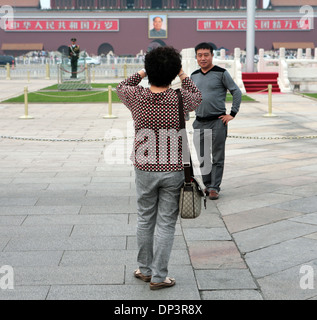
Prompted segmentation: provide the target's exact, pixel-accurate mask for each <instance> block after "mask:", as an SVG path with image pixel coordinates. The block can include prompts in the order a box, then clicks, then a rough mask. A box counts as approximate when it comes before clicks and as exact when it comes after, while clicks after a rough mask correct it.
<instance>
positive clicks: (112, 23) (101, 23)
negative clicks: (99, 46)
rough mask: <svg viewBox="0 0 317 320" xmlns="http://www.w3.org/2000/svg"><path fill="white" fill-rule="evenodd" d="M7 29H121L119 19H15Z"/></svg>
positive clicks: (77, 30)
mask: <svg viewBox="0 0 317 320" xmlns="http://www.w3.org/2000/svg"><path fill="white" fill-rule="evenodd" d="M6 31H19V32H21V31H29V32H30V31H59V32H60V31H76V32H81V31H103V32H105V31H119V20H118V19H111V20H109V19H107V20H93V21H90V20H78V21H77V20H14V21H12V22H10V23H9V24H8V25H7V27H6Z"/></svg>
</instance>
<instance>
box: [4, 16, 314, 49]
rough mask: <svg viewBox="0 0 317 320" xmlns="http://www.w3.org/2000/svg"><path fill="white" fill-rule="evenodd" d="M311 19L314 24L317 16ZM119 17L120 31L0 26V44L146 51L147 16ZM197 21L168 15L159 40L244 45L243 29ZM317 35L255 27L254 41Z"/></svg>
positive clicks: (262, 43) (264, 44)
mask: <svg viewBox="0 0 317 320" xmlns="http://www.w3.org/2000/svg"><path fill="white" fill-rule="evenodd" d="M55 18H56V17H55ZM314 20H315V21H314V25H315V26H317V18H315V19H314ZM119 21H120V31H119V32H77V33H76V32H75V33H73V32H5V31H4V30H2V29H0V47H1V44H2V43H44V49H45V50H47V51H54V50H57V49H58V48H59V47H60V46H62V45H69V44H70V39H71V38H72V37H76V38H77V42H78V44H79V45H80V46H81V49H82V50H86V51H87V52H88V53H90V54H97V52H98V48H99V46H100V45H101V44H103V43H109V44H111V45H112V47H113V48H114V51H115V54H117V55H125V54H132V55H135V54H137V53H138V52H140V50H143V51H146V50H147V48H148V46H149V44H150V43H151V42H152V41H153V40H154V39H149V38H148V19H147V18H120V19H119ZM196 21H197V18H169V19H168V38H167V39H162V40H163V41H164V42H165V43H166V44H167V45H172V46H174V47H175V48H177V49H179V50H181V49H183V48H190V47H194V46H195V45H196V44H198V43H199V42H202V41H207V42H213V43H214V44H216V46H217V47H218V48H219V47H222V46H223V47H225V48H228V49H229V53H233V50H234V48H236V47H239V48H241V49H242V50H243V49H245V47H246V32H243V31H216V32H215V31H203V32H202V31H200V32H198V31H196ZM316 39H317V30H316V28H315V29H313V30H310V31H257V32H256V39H255V45H256V47H257V48H258V49H260V48H263V49H265V50H270V49H271V48H272V43H273V42H314V41H316ZM315 45H316V46H317V43H315Z"/></svg>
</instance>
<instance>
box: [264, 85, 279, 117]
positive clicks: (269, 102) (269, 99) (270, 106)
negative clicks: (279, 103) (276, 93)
mask: <svg viewBox="0 0 317 320" xmlns="http://www.w3.org/2000/svg"><path fill="white" fill-rule="evenodd" d="M267 88H268V95H267V97H268V109H269V110H268V111H269V112H268V113H266V114H264V115H263V117H277V115H275V114H273V113H272V109H273V107H272V85H271V84H269V85H268V86H267Z"/></svg>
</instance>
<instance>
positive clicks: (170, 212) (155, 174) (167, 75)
mask: <svg viewBox="0 0 317 320" xmlns="http://www.w3.org/2000/svg"><path fill="white" fill-rule="evenodd" d="M177 75H178V76H179V78H180V80H181V84H182V88H181V95H182V99H183V104H184V115H185V114H186V113H187V112H190V111H193V110H195V109H196V108H197V107H198V106H199V104H200V102H201V99H202V97H201V93H200V91H199V90H198V89H197V87H196V86H195V84H194V83H193V82H192V81H191V80H190V78H189V77H188V76H187V75H186V74H185V73H184V72H183V70H182V64H181V55H180V54H179V52H178V51H176V50H175V49H174V48H172V47H160V48H156V49H153V50H152V51H150V52H149V53H147V55H146V56H145V69H142V70H140V71H139V72H137V73H135V74H133V75H132V76H131V77H129V78H128V79H126V80H124V81H122V82H121V83H120V84H119V85H118V87H117V93H118V96H119V98H120V100H121V101H122V102H123V103H124V104H125V105H126V106H127V107H128V109H129V110H130V111H131V113H132V118H133V120H134V128H135V139H134V150H133V153H132V156H131V160H132V162H133V164H134V166H135V183H136V191H137V206H138V225H137V244H138V257H137V262H138V265H139V268H138V269H137V270H135V271H134V276H135V277H136V278H138V279H141V280H143V281H145V282H150V289H151V290H156V289H161V288H166V287H172V286H173V285H175V283H176V281H175V279H173V278H171V277H168V276H167V275H168V262H169V258H170V254H171V251H172V246H173V241H174V233H175V225H176V221H177V217H178V211H179V194H180V188H181V186H182V184H183V182H184V171H183V163H182V143H181V139H178V135H177V134H178V131H179V130H180V121H179V111H178V110H179V109H178V105H179V103H178V97H177V93H176V92H175V90H173V89H171V88H170V84H171V83H172V81H173V80H174V79H175V78H176V76H177ZM146 76H148V80H149V84H150V88H144V87H142V86H140V85H139V83H140V82H141V80H142V79H143V78H144V77H146ZM174 132H176V135H177V143H173V142H172V140H173V139H172V137H171V135H173V133H174ZM176 135H175V134H174V136H176ZM155 227H156V237H155V244H154V230H155Z"/></svg>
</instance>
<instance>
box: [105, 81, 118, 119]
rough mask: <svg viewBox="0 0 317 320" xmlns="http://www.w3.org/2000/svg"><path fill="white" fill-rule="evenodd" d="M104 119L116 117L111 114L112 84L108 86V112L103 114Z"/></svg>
mask: <svg viewBox="0 0 317 320" xmlns="http://www.w3.org/2000/svg"><path fill="white" fill-rule="evenodd" d="M103 118H104V119H116V118H118V117H116V116H114V115H113V114H112V86H108V114H107V115H105V116H103Z"/></svg>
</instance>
